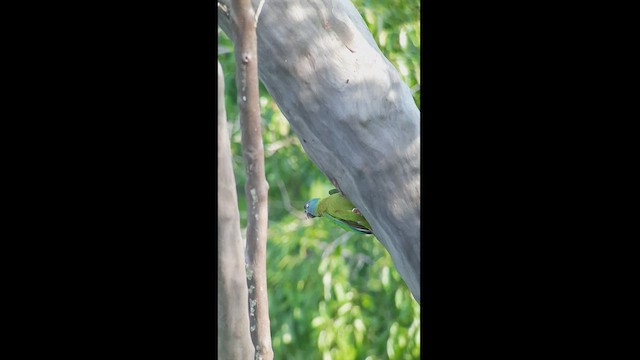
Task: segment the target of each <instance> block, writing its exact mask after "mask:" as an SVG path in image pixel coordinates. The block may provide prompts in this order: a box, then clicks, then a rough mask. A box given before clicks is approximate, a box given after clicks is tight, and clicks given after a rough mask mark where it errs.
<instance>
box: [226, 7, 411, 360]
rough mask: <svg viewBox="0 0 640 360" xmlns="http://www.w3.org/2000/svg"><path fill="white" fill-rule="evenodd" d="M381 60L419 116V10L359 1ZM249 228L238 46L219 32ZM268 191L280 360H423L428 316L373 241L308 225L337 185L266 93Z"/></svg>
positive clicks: (274, 328) (324, 224)
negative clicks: (313, 204) (316, 203)
mask: <svg viewBox="0 0 640 360" xmlns="http://www.w3.org/2000/svg"><path fill="white" fill-rule="evenodd" d="M353 3H354V5H355V6H356V8H357V9H358V11H359V12H360V14H361V15H362V17H363V18H364V20H365V22H366V23H367V26H368V27H369V30H370V31H371V33H372V34H373V36H374V38H375V40H376V42H377V43H378V46H379V47H380V50H381V51H382V53H383V54H385V56H386V57H387V58H388V59H389V60H390V61H391V63H392V64H394V66H395V67H396V69H398V71H399V72H400V74H401V75H402V77H403V79H404V81H405V83H406V84H407V85H408V86H409V88H411V89H412V92H413V96H414V99H415V101H416V104H417V105H418V107H420V2H419V1H418V0H410V1H405V0H402V1H401V0H356V1H353ZM218 44H219V45H218V46H219V56H218V60H219V61H220V64H221V65H222V68H223V70H224V77H225V100H226V109H227V118H228V121H229V129H230V133H231V134H230V136H231V149H232V153H233V168H234V173H235V176H236V182H237V192H238V200H239V208H240V218H241V220H240V221H241V227H242V231H243V236H244V231H245V227H246V202H245V196H244V185H245V183H246V181H245V172H244V162H243V158H242V147H241V140H240V136H241V135H240V122H239V119H238V110H237V104H236V103H235V101H236V86H235V60H234V55H233V44H232V43H231V41H230V40H229V39H228V38H227V37H226V36H225V34H224V33H223V32H222V31H219V32H218ZM260 105H261V113H262V114H261V115H262V126H263V141H264V146H265V170H266V177H267V181H268V183H269V233H268V243H267V264H268V265H267V266H268V268H267V272H268V274H267V281H268V289H269V290H268V291H269V314H270V319H271V336H272V342H273V350H274V352H275V358H276V359H287V360H288V359H300V360H303V359H304V360H309V359H323V360H324V359H336V360H349V359H367V360H373V359H418V358H419V356H420V306H419V305H418V304H417V303H416V302H415V300H414V299H413V296H412V295H411V293H410V291H409V289H408V288H407V286H406V285H405V283H404V281H403V280H402V279H401V278H400V275H399V274H398V273H397V271H396V270H395V267H394V266H393V263H392V261H391V257H390V256H389V253H388V252H387V251H386V249H385V248H384V247H383V246H382V245H381V244H380V242H378V240H376V239H375V238H374V237H372V236H366V235H360V234H355V233H349V232H346V231H344V230H342V229H340V228H338V227H335V226H334V225H331V223H330V222H329V221H327V220H325V219H322V218H320V219H315V220H308V219H306V218H305V216H304V211H303V208H304V204H305V203H306V202H307V201H308V200H309V199H311V198H314V197H324V196H327V195H328V191H329V190H330V189H332V188H333V187H332V185H331V183H330V182H329V180H328V179H327V178H326V177H325V176H324V174H322V173H321V172H320V171H319V170H318V169H317V168H316V166H315V165H314V164H313V163H312V162H311V161H310V160H309V159H308V157H307V156H306V154H305V152H304V150H303V149H302V146H301V145H300V142H299V141H298V138H297V137H296V136H295V134H294V133H293V131H292V130H291V128H290V126H289V123H288V122H287V120H286V119H285V118H284V116H283V115H282V113H281V112H280V111H279V110H278V107H277V105H276V104H275V102H274V101H273V100H272V99H271V97H270V96H269V94H268V92H267V91H266V89H265V88H264V86H263V85H262V84H260Z"/></svg>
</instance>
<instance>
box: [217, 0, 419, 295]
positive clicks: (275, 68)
mask: <svg viewBox="0 0 640 360" xmlns="http://www.w3.org/2000/svg"><path fill="white" fill-rule="evenodd" d="M223 1H224V0H223ZM258 1H259V0H254V2H255V3H257V2H258ZM218 20H219V25H220V27H221V28H222V29H223V31H224V32H225V33H226V34H227V35H228V36H229V38H230V39H231V40H232V41H234V42H235V43H236V44H237V41H238V39H237V38H238V35H237V31H236V30H235V29H233V28H232V27H231V26H230V23H229V20H228V19H227V18H226V16H225V15H224V14H223V13H222V12H221V11H219V12H218ZM257 36H258V54H259V56H260V59H261V60H260V68H259V71H260V79H261V80H262V82H263V84H264V85H265V87H266V88H267V90H268V91H269V94H270V95H271V96H272V97H273V99H274V100H275V102H276V103H277V104H278V107H279V108H280V110H281V111H282V113H283V114H284V116H285V117H286V118H287V120H288V121H289V123H290V124H291V128H292V129H293V131H294V132H295V133H296V135H297V136H298V138H299V139H300V143H301V144H302V146H303V148H304V149H305V151H306V153H307V154H308V155H309V158H310V159H311V160H312V161H313V162H314V163H315V164H316V165H317V166H318V168H319V169H320V170H321V171H322V172H323V173H324V174H325V175H326V176H327V177H328V178H329V179H330V180H331V181H332V182H333V183H334V184H335V185H336V187H337V188H339V189H340V190H341V191H342V192H343V193H344V194H345V195H346V196H347V197H348V198H349V200H351V201H352V202H353V203H354V204H355V205H356V206H357V208H358V209H359V210H360V211H361V212H362V214H363V216H364V217H365V218H366V219H367V220H368V221H369V223H370V224H371V226H372V230H373V233H374V234H375V236H376V238H377V239H378V240H380V242H381V243H382V244H383V245H384V246H385V248H386V249H387V250H388V251H389V254H390V255H391V257H392V259H393V262H394V265H395V267H396V269H397V270H398V272H399V273H400V275H401V276H402V278H403V279H404V281H405V282H406V283H407V285H408V287H409V289H410V290H411V292H412V294H413V296H414V298H415V299H416V300H417V301H418V302H420V112H419V110H418V108H417V106H416V104H415V102H414V101H413V98H412V96H411V90H410V89H409V87H408V86H407V85H406V84H405V83H404V82H403V81H402V79H401V77H400V74H399V73H398V71H397V70H396V69H395V68H394V67H393V65H392V64H391V63H390V62H389V61H388V60H387V59H386V58H385V56H384V55H383V54H382V53H381V52H380V49H378V46H377V45H376V43H375V40H374V39H373V37H372V36H371V33H369V30H368V29H367V27H366V24H365V23H364V20H362V17H361V16H360V14H359V13H358V11H357V10H356V9H355V8H354V7H353V5H352V4H351V3H350V2H349V1H348V0H269V1H266V2H265V3H264V7H263V9H262V13H261V14H260V21H259V22H258V26H257Z"/></svg>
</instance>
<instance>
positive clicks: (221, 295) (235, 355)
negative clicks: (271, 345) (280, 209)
mask: <svg viewBox="0 0 640 360" xmlns="http://www.w3.org/2000/svg"><path fill="white" fill-rule="evenodd" d="M242 248H243V246H242V238H241V235H240V214H239V213H238V198H237V195H236V180H235V176H234V175H233V167H232V165H231V147H230V145H229V133H228V132H227V114H226V111H225V106H224V78H223V75H222V67H221V66H220V63H218V359H221V360H235V359H251V358H253V356H254V349H253V344H252V343H251V335H250V334H249V313H248V312H247V306H246V304H247V301H248V294H247V285H246V282H245V281H246V274H245V268H244V259H243V251H242V250H243V249H242Z"/></svg>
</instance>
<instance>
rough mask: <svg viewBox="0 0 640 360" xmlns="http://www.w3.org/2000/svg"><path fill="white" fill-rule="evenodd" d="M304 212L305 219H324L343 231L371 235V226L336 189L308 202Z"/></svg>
mask: <svg viewBox="0 0 640 360" xmlns="http://www.w3.org/2000/svg"><path fill="white" fill-rule="evenodd" d="M304 212H305V213H306V214H307V218H314V217H325V218H327V219H329V220H331V221H332V222H333V223H334V224H336V225H338V226H339V227H341V228H343V229H345V230H349V231H353V232H356V233H360V234H371V225H369V223H368V222H367V220H366V219H365V218H364V217H363V216H362V214H360V211H359V210H358V209H356V207H355V206H354V205H353V203H352V202H351V201H349V199H347V198H346V197H345V196H344V195H342V194H341V193H340V192H339V191H338V190H336V189H333V190H331V191H329V196H327V197H326V198H323V199H319V198H315V199H311V200H309V202H308V203H306V204H305V206H304Z"/></svg>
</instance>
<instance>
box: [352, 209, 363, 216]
mask: <svg viewBox="0 0 640 360" xmlns="http://www.w3.org/2000/svg"><path fill="white" fill-rule="evenodd" d="M351 212H352V213H354V214H358V215H362V213H361V212H360V210H358V208H353V209H351Z"/></svg>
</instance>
